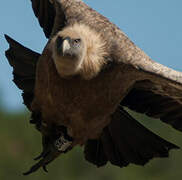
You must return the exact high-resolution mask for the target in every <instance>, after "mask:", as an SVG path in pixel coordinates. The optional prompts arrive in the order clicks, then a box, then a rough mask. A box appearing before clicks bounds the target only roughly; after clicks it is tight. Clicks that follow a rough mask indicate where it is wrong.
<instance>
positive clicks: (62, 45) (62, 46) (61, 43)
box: [56, 36, 71, 56]
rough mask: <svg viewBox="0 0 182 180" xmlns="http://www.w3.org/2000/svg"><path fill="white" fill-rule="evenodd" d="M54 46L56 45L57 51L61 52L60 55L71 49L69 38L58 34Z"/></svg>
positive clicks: (67, 52)
mask: <svg viewBox="0 0 182 180" xmlns="http://www.w3.org/2000/svg"><path fill="white" fill-rule="evenodd" d="M56 46H57V51H58V53H59V54H60V53H61V54H62V56H65V55H66V54H69V51H70V49H71V45H70V38H69V37H67V38H64V39H63V38H62V37H60V36H58V38H57V40H56Z"/></svg>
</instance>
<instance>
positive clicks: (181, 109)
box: [122, 58, 182, 131]
mask: <svg viewBox="0 0 182 180" xmlns="http://www.w3.org/2000/svg"><path fill="white" fill-rule="evenodd" d="M137 67H138V69H136V71H138V73H140V74H142V75H143V79H142V80H139V81H137V82H136V83H135V84H134V85H133V87H132V88H131V90H130V92H129V93H128V95H127V96H126V97H125V98H124V99H123V101H122V105H123V106H127V107H128V108H130V109H132V110H134V111H136V112H139V113H144V114H146V115H148V116H150V117H153V118H159V119H161V120H162V121H163V122H166V123H169V124H171V125H172V126H173V127H174V128H176V129H178V130H180V131H182V73H181V72H177V71H174V70H172V69H170V68H167V67H165V66H163V65H161V64H158V63H156V62H154V61H151V60H147V59H145V60H144V59H142V58H141V60H140V62H138V63H137ZM136 74H137V72H136Z"/></svg>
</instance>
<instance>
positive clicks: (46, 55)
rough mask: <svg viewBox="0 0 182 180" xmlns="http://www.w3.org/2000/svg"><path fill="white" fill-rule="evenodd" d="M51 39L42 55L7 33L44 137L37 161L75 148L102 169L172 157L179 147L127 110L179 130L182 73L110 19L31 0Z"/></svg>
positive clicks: (60, 1)
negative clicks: (155, 57)
mask: <svg viewBox="0 0 182 180" xmlns="http://www.w3.org/2000/svg"><path fill="white" fill-rule="evenodd" d="M31 2H32V7H33V10H34V13H35V15H36V17H37V18H38V20H39V23H40V26H41V27H42V28H43V30H44V33H45V35H46V37H47V38H49V41H48V43H47V45H46V47H45V49H44V50H43V53H42V54H41V55H40V54H38V53H35V52H33V51H31V50H29V49H27V48H25V47H23V46H22V45H20V44H19V43H17V42H16V41H14V40H13V39H11V38H10V37H8V36H7V35H6V36H5V37H6V39H7V41H8V43H9V45H10V48H9V49H8V50H7V51H6V57H7V59H8V61H9V63H10V65H11V66H12V67H13V75H14V82H15V84H16V85H17V86H18V88H20V89H21V90H22V91H23V93H22V96H23V100H24V104H25V105H26V106H27V108H28V109H29V110H30V111H31V112H32V116H31V120H30V122H31V123H34V124H35V126H36V128H37V129H38V130H39V131H40V132H41V134H42V144H43V152H42V153H41V155H40V156H39V157H37V158H36V159H40V160H39V162H38V163H37V164H36V165H34V166H33V167H32V168H31V169H30V170H29V171H28V172H27V173H25V175H27V174H30V173H32V172H34V171H36V170H37V169H39V168H40V167H43V168H44V170H45V171H46V165H47V164H48V163H50V162H51V161H53V160H54V159H55V158H56V157H58V156H59V155H60V154H61V153H66V152H67V151H69V150H71V149H72V148H73V147H74V146H76V145H81V146H84V155H85V159H86V160H88V161H89V162H91V163H93V164H95V165H96V166H98V167H100V166H103V165H105V164H106V163H107V162H108V161H109V162H111V163H112V164H113V165H116V166H119V167H124V166H127V165H128V164H129V163H134V164H138V165H144V164H146V163H147V162H148V161H149V160H150V159H152V158H154V157H168V152H169V150H170V149H174V148H178V147H177V146H176V145H174V144H172V143H170V142H167V141H166V140H164V139H162V138H161V137H159V136H157V135H155V134H154V133H152V132H151V131H149V130H148V129H146V128H145V127H144V126H143V125H141V124H139V123H138V122H137V121H136V120H135V119H134V118H133V117H131V116H130V115H129V114H128V113H127V112H126V111H125V110H124V109H123V107H128V108H130V109H131V110H134V111H136V112H139V113H144V114H146V115H148V116H150V117H154V118H159V119H160V120H162V121H163V122H166V123H169V124H170V125H172V126H173V127H174V128H176V129H178V130H180V131H182V73H181V72H177V71H174V70H172V69H170V68H167V67H165V66H163V65H161V64H158V63H157V62H155V61H153V60H151V59H150V58H149V57H148V56H147V55H146V54H145V53H144V52H143V51H142V50H141V49H139V48H138V47H137V46H135V44H134V43H133V42H131V41H130V39H129V38H128V37H127V36H126V35H125V34H124V33H123V32H122V31H121V30H120V29H119V28H117V27H116V26H115V25H114V24H112V23H111V22H109V20H108V19H106V18H105V17H103V16H102V15H100V14H99V13H97V12H96V11H94V10H93V9H91V8H90V7H88V6H87V5H86V4H85V3H84V2H82V1H81V0H51V1H49V0H31Z"/></svg>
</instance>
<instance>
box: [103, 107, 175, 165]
mask: <svg viewBox="0 0 182 180" xmlns="http://www.w3.org/2000/svg"><path fill="white" fill-rule="evenodd" d="M101 140H102V143H103V147H104V152H105V154H106V157H107V158H108V160H109V161H110V162H111V163H112V164H114V165H117V166H120V167H123V166H127V165H128V164H129V163H134V164H138V165H144V164H146V163H147V162H148V161H149V160H150V159H152V158H154V157H168V155H169V150H170V149H176V148H178V147H177V146H176V145H174V144H172V143H170V142H167V141H166V140H164V139H162V138H161V137H159V136H157V135H156V134H154V133H152V132H151V131H149V130H148V129H146V128H145V127H144V126H143V125H141V124H140V123H138V122H137V121H136V120H135V119H134V118H132V117H131V116H130V115H129V114H128V113H127V112H126V111H125V110H123V109H122V107H119V108H118V109H117V111H116V112H115V113H114V114H113V115H112V120H111V122H110V124H109V125H108V126H107V127H106V128H105V129H104V130H103V133H102V136H101Z"/></svg>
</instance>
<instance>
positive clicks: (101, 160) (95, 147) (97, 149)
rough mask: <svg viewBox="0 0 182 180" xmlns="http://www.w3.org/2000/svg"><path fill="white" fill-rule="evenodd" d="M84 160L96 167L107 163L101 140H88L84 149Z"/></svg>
mask: <svg viewBox="0 0 182 180" xmlns="http://www.w3.org/2000/svg"><path fill="white" fill-rule="evenodd" d="M84 154H85V159H86V160H87V161H89V162H91V163H93V164H95V165H97V167H100V166H103V165H105V164H106V163H107V157H106V155H105V153H104V151H103V145H102V142H101V140H99V139H98V140H88V141H87V143H86V145H85V149H84Z"/></svg>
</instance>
